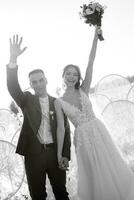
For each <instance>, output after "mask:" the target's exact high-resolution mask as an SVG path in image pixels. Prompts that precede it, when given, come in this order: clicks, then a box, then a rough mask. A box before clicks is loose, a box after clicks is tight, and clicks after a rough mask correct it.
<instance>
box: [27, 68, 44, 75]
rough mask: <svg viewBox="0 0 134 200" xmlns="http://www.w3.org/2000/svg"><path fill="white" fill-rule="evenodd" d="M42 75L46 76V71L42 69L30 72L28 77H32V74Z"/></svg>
mask: <svg viewBox="0 0 134 200" xmlns="http://www.w3.org/2000/svg"><path fill="white" fill-rule="evenodd" d="M37 73H42V74H44V71H43V70H42V69H34V70H32V71H31V72H29V74H28V77H30V76H31V75H32V74H37Z"/></svg>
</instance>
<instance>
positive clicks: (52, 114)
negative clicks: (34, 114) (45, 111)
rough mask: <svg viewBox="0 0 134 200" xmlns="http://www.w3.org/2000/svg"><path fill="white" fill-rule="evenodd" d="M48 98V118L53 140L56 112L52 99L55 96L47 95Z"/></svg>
mask: <svg viewBox="0 0 134 200" xmlns="http://www.w3.org/2000/svg"><path fill="white" fill-rule="evenodd" d="M48 99H49V119H50V127H51V132H52V136H53V140H54V141H55V139H56V138H55V137H56V134H55V133H56V113H55V107H54V100H55V98H53V97H51V96H49V95H48Z"/></svg>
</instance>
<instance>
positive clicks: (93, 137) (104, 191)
mask: <svg viewBox="0 0 134 200" xmlns="http://www.w3.org/2000/svg"><path fill="white" fill-rule="evenodd" d="M74 142H75V147H76V157H77V163H78V197H79V199H80V200H134V173H133V172H132V171H131V169H129V167H128V165H127V164H126V163H125V161H124V160H123V158H122V156H121V154H120V152H119V150H118V149H117V147H116V146H115V144H114V143H113V140H112V138H111V136H110V135H109V132H108V130H107V129H106V127H105V125H104V124H103V123H102V122H101V121H100V120H99V119H96V118H95V119H94V120H92V121H90V122H88V123H83V124H82V125H81V126H78V127H77V128H76V129H75V138H74Z"/></svg>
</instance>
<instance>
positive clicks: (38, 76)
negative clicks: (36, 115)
mask: <svg viewBox="0 0 134 200" xmlns="http://www.w3.org/2000/svg"><path fill="white" fill-rule="evenodd" d="M29 80H30V85H31V87H32V88H33V90H34V91H35V94H36V95H38V96H39V97H43V96H44V95H46V85H47V79H46V77H45V75H44V73H42V72H37V73H33V74H31V75H30V77H29Z"/></svg>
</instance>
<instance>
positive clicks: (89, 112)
mask: <svg viewBox="0 0 134 200" xmlns="http://www.w3.org/2000/svg"><path fill="white" fill-rule="evenodd" d="M98 31H100V29H98V28H96V29H95V34H94V39H93V44H92V48H91V52H90V56H89V62H88V66H87V70H86V75H85V78H84V80H83V81H82V84H80V81H81V80H82V78H81V72H80V69H79V67H78V66H75V65H72V64H71V65H67V66H66V67H65V68H64V71H63V79H64V82H65V85H66V90H65V93H64V94H63V96H62V97H61V98H58V99H57V100H56V101H55V109H56V115H57V123H58V126H57V138H58V161H59V165H60V160H61V158H62V153H61V152H62V147H63V142H64V132H65V131H64V123H63V120H64V118H63V112H64V113H65V114H66V115H67V116H68V118H69V119H70V121H71V122H72V123H73V125H74V127H75V133H74V143H75V149H76V157H77V163H78V198H79V199H80V200H134V174H133V173H132V171H131V170H130V169H129V168H128V166H127V164H126V163H125V162H124V160H123V159H122V157H121V155H120V153H119V152H118V150H117V148H116V146H115V145H114V143H113V141H112V138H111V136H110V135H109V133H108V131H107V129H106V127H105V126H104V124H103V123H102V122H101V121H100V120H99V119H98V118H97V117H96V116H95V114H94V112H93V109H92V105H91V102H90V99H89V97H88V94H89V90H90V84H91V80H92V71H93V63H94V59H95V55H96V49H97V43H98Z"/></svg>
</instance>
